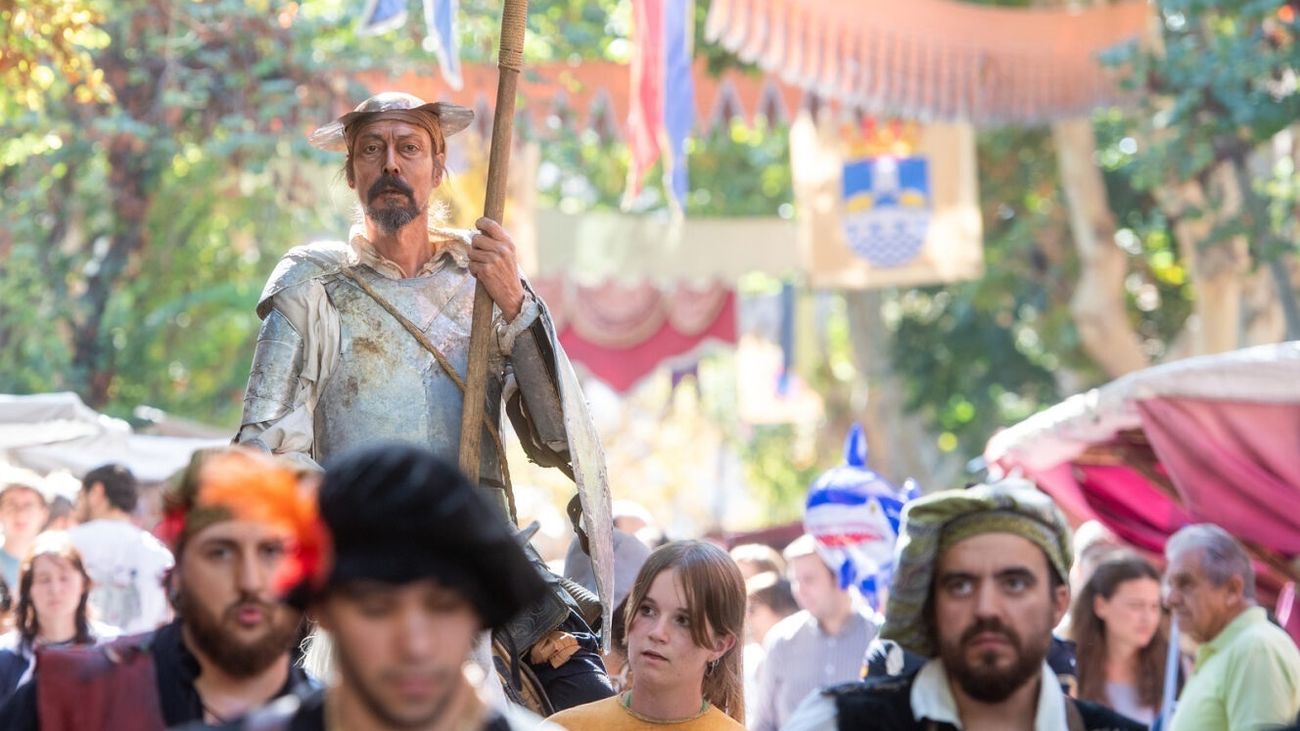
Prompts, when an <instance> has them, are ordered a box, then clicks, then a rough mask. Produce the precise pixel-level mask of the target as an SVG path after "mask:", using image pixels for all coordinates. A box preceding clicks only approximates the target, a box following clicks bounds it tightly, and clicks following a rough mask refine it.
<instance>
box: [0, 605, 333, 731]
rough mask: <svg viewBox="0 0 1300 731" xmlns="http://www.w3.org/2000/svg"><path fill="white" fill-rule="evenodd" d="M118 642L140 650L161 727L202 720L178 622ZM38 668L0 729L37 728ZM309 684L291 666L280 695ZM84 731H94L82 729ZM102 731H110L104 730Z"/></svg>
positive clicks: (192, 664)
mask: <svg viewBox="0 0 1300 731" xmlns="http://www.w3.org/2000/svg"><path fill="white" fill-rule="evenodd" d="M119 643H126V644H130V645H131V646H133V647H138V648H140V649H141V650H142V651H143V653H145V655H147V658H148V660H149V661H150V662H151V664H152V675H153V677H154V684H155V688H154V689H151V690H154V691H156V693H157V696H156V698H157V700H156V703H157V705H158V708H157V712H161V715H162V721H163V724H164V725H165V726H167V727H171V726H177V725H181V724H186V723H190V722H194V721H200V722H201V721H202V720H203V703H202V701H201V700H200V699H199V694H198V691H197V690H195V688H194V680H195V679H196V678H197V677H198V675H199V661H198V659H197V658H195V657H194V653H192V652H190V650H189V648H188V647H186V646H185V643H184V642H183V641H182V639H181V622H180V620H177V621H175V622H172V623H171V624H169V625H166V626H164V627H161V628H159V629H158V630H156V631H154V632H150V633H147V634H143V635H137V636H135V637H130V638H126V639H124V640H119V641H118V642H117V643H113V645H110V646H114V647H115V646H117V645H118V644H119ZM40 667H41V666H40V664H39V662H38V664H37V670H36V674H35V676H34V677H33V678H32V680H31V681H30V682H28V683H26V684H24V685H23V686H22V687H20V688H19V689H18V690H17V692H15V693H14V695H13V696H12V697H11V698H10V699H9V700H8V702H6V703H5V704H4V706H0V729H5V730H6V731H28V730H30V731H38V730H39V729H41V722H40V718H39V715H38V712H37V704H38V698H39V697H40V696H39V695H38V686H39V684H40V679H41V670H40ZM87 683H90V681H87ZM310 683H311V681H310V680H309V679H308V678H307V676H306V674H304V673H303V672H302V670H301V669H299V668H298V667H297V666H296V664H294V665H291V667H290V670H289V677H288V679H287V681H286V682H285V685H284V688H283V689H282V690H281V694H288V693H290V692H292V691H294V689H295V688H299V687H303V686H308V685H310ZM90 684H92V685H93V683H90ZM67 694H68V698H69V702H74V699H75V702H78V703H81V702H85V699H86V698H89V697H91V696H90V695H89V694H87V693H86V692H85V688H80V689H79V688H68V689H67ZM153 695H154V694H153V693H142V694H141V696H140V698H151V697H152V696H153ZM151 702H152V701H151ZM79 731H80V730H79ZM84 731H95V730H94V729H91V728H86V729H84ZM105 731H110V730H109V729H105Z"/></svg>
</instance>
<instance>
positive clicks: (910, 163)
mask: <svg viewBox="0 0 1300 731" xmlns="http://www.w3.org/2000/svg"><path fill="white" fill-rule="evenodd" d="M843 188H844V235H845V237H846V238H847V239H848V243H849V248H850V249H852V250H853V253H855V254H857V255H858V256H860V257H862V258H863V259H866V260H867V261H868V262H870V263H871V264H872V265H873V266H878V267H884V268H889V267H899V266H903V265H904V264H907V263H908V262H910V261H912V260H913V259H915V258H916V255H917V254H919V253H920V252H921V247H923V246H925V235H926V232H927V231H928V230H929V228H930V217H931V212H930V209H931V200H930V198H931V192H930V162H929V160H927V159H925V158H923V157H897V156H893V155H879V156H875V157H867V158H863V159H860V160H855V161H853V162H849V163H846V164H845V165H844V185H843Z"/></svg>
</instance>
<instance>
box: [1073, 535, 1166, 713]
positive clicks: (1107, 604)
mask: <svg viewBox="0 0 1300 731" xmlns="http://www.w3.org/2000/svg"><path fill="white" fill-rule="evenodd" d="M1072 617H1073V623H1072V624H1071V630H1070V633H1071V639H1073V640H1074V642H1075V644H1076V654H1077V657H1078V663H1079V698H1080V699H1082V700H1087V701H1095V702H1098V703H1101V704H1103V705H1106V706H1108V707H1110V708H1112V709H1114V710H1115V711H1116V712H1118V713H1121V714H1123V715H1125V716H1128V717H1129V718H1132V719H1133V720H1135V721H1140V722H1142V723H1146V724H1150V723H1151V722H1152V721H1153V720H1155V715H1156V712H1157V710H1158V709H1159V707H1160V696H1161V690H1162V685H1163V682H1164V677H1165V657H1166V652H1167V649H1168V638H1167V636H1166V630H1165V628H1164V623H1163V616H1162V613H1161V609H1160V573H1159V572H1158V571H1156V569H1155V567H1154V566H1152V565H1151V564H1150V563H1149V562H1147V561H1146V559H1143V558H1141V557H1140V556H1135V555H1132V554H1119V555H1116V556H1113V557H1111V558H1109V559H1107V560H1105V561H1103V562H1102V563H1101V564H1099V565H1098V566H1097V569H1096V570H1095V571H1094V572H1093V574H1092V578H1090V579H1089V580H1088V583H1087V584H1085V585H1084V587H1083V590H1082V591H1080V592H1079V596H1077V597H1075V600H1074V609H1073V612H1072Z"/></svg>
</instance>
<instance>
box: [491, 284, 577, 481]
mask: <svg viewBox="0 0 1300 731" xmlns="http://www.w3.org/2000/svg"><path fill="white" fill-rule="evenodd" d="M532 302H533V303H538V304H536V305H535V306H536V307H537V314H536V316H535V317H534V318H533V320H532V323H531V324H529V325H528V326H527V327H526V328H524V329H523V330H521V331H519V332H518V333H509V334H510V335H512V336H513V339H512V341H511V342H509V343H508V345H509V353H510V358H509V368H510V371H511V373H512V375H513V380H514V385H515V386H516V388H514V389H512V390H510V392H508V393H507V399H506V413H507V414H508V415H509V416H510V423H511V424H513V425H514V427H515V432H516V433H517V434H518V435H519V439H520V442H521V443H522V444H523V447H524V452H525V453H526V454H527V455H528V458H529V459H531V460H532V461H533V462H536V463H537V464H539V465H542V466H543V467H558V468H559V469H560V470H562V471H563V472H564V473H565V474H567V475H569V477H570V478H572V477H573V468H572V465H571V464H570V455H569V441H568V436H567V434H566V433H565V428H564V408H563V405H562V403H563V401H562V398H561V395H560V384H559V379H558V377H557V375H556V361H555V343H554V340H553V338H554V330H553V328H552V327H551V325H550V316H549V315H548V314H547V313H546V310H545V308H543V307H541V306H540V301H539V300H536V299H535V298H534V299H533V300H532ZM528 305H529V303H527V302H526V303H525V311H524V312H521V313H520V317H525V316H527V315H528V314H529V313H528ZM506 344H507V343H503V345H506Z"/></svg>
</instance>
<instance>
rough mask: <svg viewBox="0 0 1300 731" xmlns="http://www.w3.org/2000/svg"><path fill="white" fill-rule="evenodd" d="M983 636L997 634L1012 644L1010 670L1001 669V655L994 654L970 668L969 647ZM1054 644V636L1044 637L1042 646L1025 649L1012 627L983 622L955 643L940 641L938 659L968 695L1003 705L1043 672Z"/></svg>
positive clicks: (1031, 646) (966, 632) (993, 620)
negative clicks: (967, 645)
mask: <svg viewBox="0 0 1300 731" xmlns="http://www.w3.org/2000/svg"><path fill="white" fill-rule="evenodd" d="M984 632H996V633H997V634H1000V635H1002V636H1003V637H1005V638H1006V639H1007V641H1008V642H1009V643H1010V644H1011V647H1012V650H1013V651H1014V653H1015V657H1014V658H1013V661H1012V664H1011V666H1010V667H998V666H997V665H996V663H997V659H998V655H997V654H995V653H992V652H988V653H985V654H983V655H981V656H980V658H979V659H978V660H977V661H976V662H975V663H973V664H969V665H968V664H967V662H966V649H965V648H966V644H967V643H968V642H970V641H971V640H972V639H974V637H975V636H976V635H978V634H980V633H984ZM1035 639H1036V637H1035ZM1051 642H1052V639H1051V635H1050V634H1043V635H1042V641H1041V642H1035V643H1033V644H1031V645H1028V646H1026V645H1025V642H1024V640H1022V639H1021V637H1020V635H1018V634H1016V632H1015V631H1014V630H1012V629H1011V628H1010V627H1007V626H1006V625H1004V624H1002V622H1000V621H998V620H996V619H983V620H978V621H976V622H975V624H973V625H971V626H970V627H969V628H968V629H967V630H966V631H965V632H963V633H962V635H961V637H960V638H959V639H958V640H957V641H956V642H946V641H944V640H942V639H940V641H939V658H940V659H941V660H943V666H944V668H945V669H946V670H947V671H948V675H949V677H950V678H952V679H953V680H956V681H957V684H958V685H959V686H961V689H962V690H963V691H964V692H965V693H966V695H968V696H970V697H971V698H973V699H975V700H977V701H980V702H981V703H1001V702H1002V701H1004V700H1006V699H1007V698H1009V697H1010V696H1011V694H1012V693H1014V692H1015V691H1016V690H1018V689H1020V688H1021V687H1023V686H1024V684H1025V683H1026V682H1028V681H1029V680H1030V679H1032V678H1033V677H1034V676H1036V675H1038V674H1040V673H1041V672H1042V666H1043V660H1044V659H1046V658H1047V652H1048V650H1049V649H1050V647H1051Z"/></svg>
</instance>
